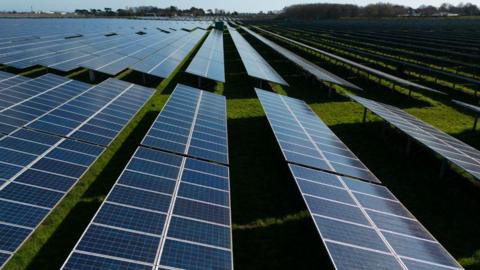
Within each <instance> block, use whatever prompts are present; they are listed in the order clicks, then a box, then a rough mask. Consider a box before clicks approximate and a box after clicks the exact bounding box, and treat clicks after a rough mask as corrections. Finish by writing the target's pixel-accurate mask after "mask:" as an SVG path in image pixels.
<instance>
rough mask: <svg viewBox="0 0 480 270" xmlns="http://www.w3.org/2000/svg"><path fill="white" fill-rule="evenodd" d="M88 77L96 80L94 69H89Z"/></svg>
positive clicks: (92, 80)
mask: <svg viewBox="0 0 480 270" xmlns="http://www.w3.org/2000/svg"><path fill="white" fill-rule="evenodd" d="M88 78H89V79H90V81H91V82H94V81H95V72H93V70H91V69H90V70H88Z"/></svg>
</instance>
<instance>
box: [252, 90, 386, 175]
mask: <svg viewBox="0 0 480 270" xmlns="http://www.w3.org/2000/svg"><path fill="white" fill-rule="evenodd" d="M255 92H256V93H257V96H258V97H259V99H260V102H261V104H262V107H263V109H264V111H265V113H266V115H267V119H268V122H269V124H270V126H271V127H272V130H273V133H274V134H275V138H276V140H277V142H278V144H279V146H280V148H281V150H282V154H283V156H284V158H285V160H287V161H288V162H290V163H296V164H299V165H303V166H307V167H312V168H316V169H320V170H325V171H330V172H333V173H336V174H340V175H345V176H350V177H354V178H359V179H363V180H366V181H371V182H375V183H380V180H378V178H377V177H376V176H375V175H374V174H373V173H372V172H370V170H369V169H368V168H367V167H366V166H365V165H364V164H363V163H362V162H361V161H360V159H359V158H358V157H356V156H355V154H354V153H353V152H351V151H350V149H348V147H347V146H346V145H345V144H344V143H343V142H342V141H341V140H340V139H339V138H338V137H337V136H336V135H335V134H334V133H333V132H332V131H331V130H330V129H329V128H328V126H327V125H326V124H325V123H323V122H322V121H321V120H320V118H319V117H318V116H317V115H316V114H315V112H313V111H312V109H311V108H310V107H309V106H308V105H307V104H306V103H305V102H303V101H301V100H298V99H293V98H290V97H286V96H281V95H278V94H275V93H271V92H267V91H265V90H261V89H258V88H256V89H255ZM287 117H288V118H290V119H288V118H287ZM279 118H281V120H280V119H279ZM307 151H308V153H307ZM334 151H336V152H334Z"/></svg>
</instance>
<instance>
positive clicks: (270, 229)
mask: <svg viewBox="0 0 480 270" xmlns="http://www.w3.org/2000/svg"><path fill="white" fill-rule="evenodd" d="M453 22H454V23H452V24H451V29H448V31H447V30H443V29H444V24H443V23H441V22H440V23H438V25H437V24H436V23H435V21H428V22H425V23H424V24H422V25H421V26H420V27H416V28H415V29H413V26H412V25H411V24H407V23H404V22H392V23H391V24H389V28H388V29H389V30H390V31H385V32H388V33H383V31H382V30H381V29H383V28H382V26H383V24H384V22H382V21H374V22H371V21H369V22H363V23H357V22H354V24H355V25H359V26H358V28H357V29H352V28H351V27H352V22H346V23H335V22H328V23H325V24H318V25H317V24H311V25H310V24H308V25H307V24H301V23H299V24H294V23H279V22H245V23H243V24H244V25H247V26H259V27H261V28H262V29H265V30H269V31H272V32H275V33H278V34H281V35H285V36H286V37H289V38H292V39H295V40H297V41H301V42H304V43H306V44H308V45H311V46H313V47H316V48H318V49H321V50H325V51H328V52H331V53H335V54H338V55H340V56H343V57H346V58H349V59H352V60H355V61H359V62H362V63H364V64H368V65H369V66H370V67H374V68H376V69H379V70H382V71H385V72H388V73H391V74H394V75H397V76H399V77H402V78H405V79H409V80H414V81H415V82H417V83H420V84H423V85H425V86H429V87H432V88H434V89H437V90H439V91H442V92H445V93H447V94H448V95H439V94H436V93H430V92H427V91H414V93H413V95H412V97H409V96H408V95H407V90H406V89H404V88H401V87H394V89H392V86H391V84H389V83H387V82H385V81H381V80H379V78H378V77H375V76H369V75H368V74H366V73H364V72H363V73H362V72H359V71H358V70H357V71H356V72H355V70H354V69H352V68H351V67H348V65H344V64H342V63H340V62H338V61H334V60H332V59H331V58H328V57H325V56H322V55H321V54H320V53H318V52H312V51H307V50H303V49H302V48H299V47H298V46H294V45H292V44H291V43H287V42H286V41H284V40H281V39H278V38H275V37H273V36H271V35H268V34H266V33H262V32H258V33H260V34H262V35H264V36H265V37H267V38H269V39H270V40H273V41H275V42H277V43H278V44H280V45H282V46H284V47H285V48H288V49H290V50H292V51H293V52H295V53H297V54H299V55H301V56H303V57H304V58H306V59H308V60H310V61H312V62H314V63H316V64H318V65H319V66H321V67H324V68H325V69H327V70H329V71H330V72H332V73H334V74H336V75H338V76H340V77H342V78H344V79H347V80H348V81H350V82H352V83H354V84H356V85H358V86H360V87H362V88H363V89H365V91H355V92H353V93H355V94H357V95H360V96H363V97H367V98H370V99H373V100H375V101H380V102H383V103H387V104H391V105H394V106H397V107H400V108H402V109H404V110H405V111H407V112H409V113H411V114H412V115H414V116H416V117H418V118H420V119H421V120H423V121H425V122H427V123H429V124H431V125H433V126H435V127H437V128H439V129H441V130H443V131H445V132H447V133H448V134H450V135H452V136H454V137H456V138H458V139H460V140H462V141H464V142H465V143H467V144H469V145H471V146H473V147H475V148H477V149H479V148H480V138H479V137H478V131H472V125H473V119H474V118H473V116H474V114H473V113H471V112H470V111H468V110H466V109H462V108H460V107H458V106H456V105H455V104H454V103H452V101H451V100H452V99H459V100H462V101H466V102H469V103H476V101H477V99H476V98H477V96H476V95H477V93H476V91H477V90H480V88H479V87H480V81H477V80H480V73H479V70H480V68H479V66H478V63H479V61H478V60H479V58H480V48H479V47H478V41H480V31H478V29H479V28H478V27H476V26H478V25H480V22H478V21H474V22H471V23H472V24H470V22H469V24H468V25H471V27H470V28H465V27H464V26H465V24H464V23H465V22H455V21H453ZM416 25H417V24H416ZM251 29H252V30H254V28H251ZM366 29H369V30H368V31H367V30H366ZM406 29H410V32H409V31H407V30H406ZM429 29H434V30H433V33H428V36H429V38H428V39H425V38H424V37H423V35H426V33H427V31H429ZM239 31H240V32H241V33H242V35H243V36H244V37H245V38H246V39H247V40H248V42H249V43H250V44H251V45H252V46H253V47H254V48H255V49H256V50H257V51H258V52H259V53H260V54H261V55H262V56H263V57H264V58H265V59H267V61H268V63H269V64H270V65H271V66H272V67H273V68H274V69H275V70H276V71H277V72H278V73H279V74H280V75H281V76H282V77H283V78H284V79H285V80H286V81H287V82H288V83H289V84H290V86H289V87H285V86H280V85H277V84H272V83H270V84H268V85H267V84H264V85H263V88H265V89H267V90H271V91H274V92H277V93H279V94H282V95H287V96H290V97H294V98H298V99H301V100H305V101H306V102H307V103H308V104H309V105H310V107H311V108H312V109H313V110H314V111H315V113H317V114H318V116H319V117H320V118H321V119H322V120H323V121H324V122H325V123H326V124H327V125H328V126H329V127H330V128H331V129H332V130H333V132H334V133H335V134H336V135H337V136H338V137H339V138H340V139H341V140H342V141H343V142H344V143H345V144H346V145H347V146H348V147H349V148H350V149H351V150H352V152H354V153H355V154H356V155H357V156H358V157H359V158H360V159H361V160H362V161H363V162H364V163H365V164H366V165H367V167H368V168H369V169H370V170H371V171H372V172H373V173H374V174H375V175H376V176H377V177H378V178H379V179H380V180H381V181H382V182H383V183H384V184H385V185H386V186H387V187H388V188H389V189H390V190H391V191H392V192H393V193H394V194H395V196H397V197H398V198H399V199H400V201H401V202H402V203H403V204H404V205H405V206H406V207H407V208H408V209H409V210H410V211H411V212H412V213H413V214H414V215H415V216H416V217H417V218H418V220H419V221H420V222H421V223H422V224H423V225H424V226H425V227H426V228H427V229H428V230H429V231H430V232H431V233H432V234H433V235H434V236H435V237H436V238H437V239H438V240H439V242H440V243H442V244H443V245H444V247H445V248H446V249H447V250H448V251H449V252H450V253H451V254H452V255H453V256H454V257H455V258H456V259H457V260H458V261H459V262H460V263H461V264H462V266H463V267H465V268H466V269H480V231H479V230H478V223H479V222H480V215H479V214H478V213H480V190H479V189H478V187H477V186H475V184H473V183H472V182H474V180H472V181H469V180H471V179H469V176H468V175H465V174H464V173H463V172H462V171H460V170H459V169H458V168H455V167H453V166H450V167H449V168H448V169H447V171H446V173H445V175H444V176H443V177H440V171H441V166H442V160H441V158H440V157H439V156H436V155H434V154H433V153H432V152H430V151H428V150H426V149H425V148H424V147H422V146H420V145H417V144H413V145H412V148H411V149H410V151H409V152H408V153H406V151H405V150H406V147H407V146H406V145H407V137H406V136H405V135H403V134H402V133H400V132H398V131H396V130H395V129H393V128H390V127H389V126H388V125H387V124H385V122H383V121H382V120H381V119H380V118H378V117H376V116H373V115H371V114H369V115H368V117H367V119H368V121H367V122H366V123H365V124H362V114H363V107H361V106H360V105H358V104H357V103H355V102H353V101H351V100H350V99H348V98H347V97H346V96H345V95H344V93H347V92H350V93H352V91H351V90H347V89H344V88H342V87H336V91H335V92H334V93H333V95H331V96H330V95H329V92H328V88H327V86H326V85H325V84H323V83H321V82H318V81H316V80H312V79H310V78H307V77H306V76H304V75H303V74H302V73H301V72H299V70H298V68H297V67H296V66H295V65H294V64H293V63H291V62H290V61H288V60H287V59H285V58H283V57H282V56H281V55H279V54H278V53H276V52H275V51H273V50H271V49H270V48H269V47H267V46H265V45H264V44H263V43H261V42H259V41H258V40H257V39H255V38H254V37H252V36H250V35H248V34H247V33H245V32H244V31H241V30H239ZM367 32H371V33H367ZM380 32H381V34H379V33H380ZM447 33H449V34H451V35H450V36H451V39H449V40H448V41H446V42H445V43H441V42H438V40H441V39H443V38H445V36H446V34H447ZM452 33H453V34H452ZM395 35H397V36H398V35H402V37H408V38H409V40H412V43H415V44H404V43H403V42H401V41H398V40H397V38H395V37H394V36H395ZM413 41H415V42H413ZM432 42H433V44H432ZM457 43H458V44H457ZM200 44H201V42H200V43H199V44H197V47H196V49H195V50H198V48H199V47H200ZM453 44H456V45H453ZM433 45H435V46H434V47H435V49H431V47H433ZM412 46H418V47H415V49H412V48H413V47H412ZM420 47H421V48H420ZM224 48H225V49H224V50H225V75H226V83H213V82H207V83H205V84H203V85H202V88H203V89H205V90H208V91H211V92H214V93H217V94H222V95H224V96H225V97H226V98H227V115H228V140H229V157H230V183H231V203H232V205H231V210H232V222H233V226H232V227H233V252H234V265H235V268H236V269H331V268H332V265H331V262H330V260H329V258H328V255H327V253H326V251H325V249H324V248H323V246H322V244H321V239H320V236H319V235H318V233H317V230H316V228H315V225H314V223H313V222H312V220H311V217H310V215H309V213H308V211H307V209H306V207H305V204H304V202H303V200H302V198H301V196H300V194H299V192H298V188H297V187H296V185H295V181H294V179H293V178H292V177H291V175H290V172H289V170H288V167H287V165H286V163H285V161H284V158H283V156H282V153H281V151H280V148H279V147H278V144H277V142H276V140H275V137H274V136H273V133H272V130H271V128H270V126H269V124H268V122H267V119H266V117H265V114H264V112H263V109H262V107H261V105H260V102H259V101H258V99H257V97H256V95H255V92H254V86H255V85H256V84H255V81H254V80H253V79H251V78H250V77H249V76H248V75H247V73H246V71H245V68H244V67H243V64H242V62H241V60H240V56H239V54H238V52H237V50H236V49H235V46H234V44H233V42H232V39H231V38H230V35H229V33H228V31H225V32H224ZM429 48H430V49H429ZM195 50H194V51H192V52H191V53H190V54H189V55H188V56H187V58H186V59H185V60H184V61H183V62H182V64H181V65H180V66H179V67H177V69H176V71H175V73H174V74H173V75H172V76H171V77H169V78H167V79H165V80H163V81H152V82H149V84H148V86H150V87H154V88H156V89H157V91H156V93H155V95H154V96H153V97H152V99H151V100H150V101H149V102H147V104H146V105H145V106H144V107H143V109H142V110H141V111H140V112H139V113H138V114H137V115H136V117H135V118H134V120H133V121H131V122H130V123H129V125H128V126H127V128H126V129H125V130H124V131H123V132H122V133H121V134H120V135H119V136H118V137H117V138H116V139H115V141H114V143H113V144H112V145H111V146H110V147H108V149H107V151H106V152H105V153H104V154H103V155H102V156H101V157H100V159H99V160H98V161H97V162H96V163H95V164H94V166H93V167H92V168H91V169H90V170H89V171H88V173H87V174H86V175H85V176H84V177H83V178H82V179H81V180H80V182H79V183H78V184H77V185H76V186H75V187H74V189H73V190H72V191H71V192H70V193H69V194H68V196H67V197H66V198H65V199H64V200H63V201H62V202H61V204H60V205H59V206H58V207H57V208H56V209H55V210H54V212H53V213H52V214H50V216H49V217H48V218H47V219H46V220H45V221H44V222H43V223H42V225H41V226H40V228H39V229H38V230H37V231H36V232H35V233H34V235H33V236H32V237H31V238H30V239H29V240H28V241H27V242H26V243H25V244H24V245H23V246H22V248H21V249H20V251H19V252H18V254H17V255H15V256H14V257H13V259H12V260H11V261H10V262H9V263H8V264H7V265H6V267H5V269H8V270H13V269H15V270H17V269H18V270H19V269H31V270H34V269H35V270H38V269H58V268H59V267H60V266H61V265H62V264H63V262H64V261H65V259H66V258H67V256H68V254H69V253H70V251H71V249H72V248H73V246H74V245H75V243H76V242H77V241H78V239H79V237H80V235H81V234H82V232H83V231H84V230H85V228H86V226H87V225H88V223H89V221H90V220H91V218H92V217H93V215H94V214H95V212H96V210H97V209H98V207H99V206H100V204H101V202H102V201H103V200H104V199H105V196H106V194H107V193H108V191H109V190H110V188H111V186H112V185H113V183H114V182H115V180H116V179H117V177H118V176H119V174H120V173H121V171H122V170H123V168H124V167H125V165H126V163H127V162H128V160H129V159H130V157H131V156H132V154H133V152H134V151H135V149H136V146H137V145H138V144H139V143H140V141H141V139H142V138H143V137H144V136H145V134H146V133H147V131H148V128H149V127H150V125H151V124H152V123H153V121H154V119H155V118H156V116H157V114H158V113H159V111H160V110H161V109H162V107H163V104H164V103H165V101H166V100H167V98H168V96H169V94H170V93H171V91H172V90H173V88H174V87H175V85H176V84H177V83H182V84H187V85H191V86H193V87H196V86H197V80H196V79H195V78H194V77H192V76H190V75H187V74H185V73H184V71H185V69H186V67H187V66H188V64H189V63H190V61H191V59H192V58H193V55H194V54H195ZM447 50H451V51H449V52H451V55H447V56H446V55H445V54H446V51H447ZM465 55H468V56H465ZM3 70H6V71H8V72H15V73H21V74H24V75H26V76H31V77H36V76H39V75H41V74H44V73H46V72H48V70H47V69H45V68H38V67H37V68H35V69H30V70H15V69H12V68H9V67H3ZM67 76H69V77H71V78H74V79H78V80H82V81H86V82H89V79H88V72H87V70H85V69H82V70H76V71H75V72H72V73H69V74H67ZM117 78H119V79H122V80H126V81H129V82H133V83H138V84H142V79H141V78H140V76H138V74H136V73H134V72H131V71H129V70H127V71H125V72H123V73H121V74H120V75H118V76H117ZM99 80H101V79H99Z"/></svg>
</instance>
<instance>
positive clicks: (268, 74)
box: [227, 24, 288, 85]
mask: <svg viewBox="0 0 480 270" xmlns="http://www.w3.org/2000/svg"><path fill="white" fill-rule="evenodd" d="M227 28H228V32H229V33H230V36H231V37H232V40H233V43H234V44H235V47H236V48H237V51H238V53H239V54H240V58H241V59H242V62H243V65H244V66H245V69H246V70H247V73H248V75H249V76H251V77H254V78H257V79H260V80H265V81H269V82H274V83H278V84H282V85H288V83H287V82H286V81H285V80H284V79H283V78H282V77H281V76H280V75H279V74H278V73H277V72H276V71H275V70H274V69H273V68H272V67H271V66H270V65H269V64H268V63H267V61H265V59H263V57H262V56H261V55H260V54H259V53H258V52H257V51H256V50H255V49H254V48H253V47H252V46H251V45H250V44H249V43H248V42H247V41H246V40H245V39H244V38H243V37H242V35H241V34H240V33H238V31H237V30H235V29H234V28H233V27H231V26H229V25H228V24H227Z"/></svg>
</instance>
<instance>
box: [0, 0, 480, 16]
mask: <svg viewBox="0 0 480 270" xmlns="http://www.w3.org/2000/svg"><path fill="white" fill-rule="evenodd" d="M380 2H381V1H371V0H351V1H336V0H330V1H302V0H284V1H273V0H266V1H262V2H261V3H258V1H255V0H243V1H229V2H224V3H222V4H220V5H218V4H217V3H215V1H213V0H203V1H202V0H184V1H175V2H174V3H173V4H172V2H169V1H163V0H161V1H153V0H136V1H132V0H120V1H119V0H102V1H98V0H97V1H94V0H82V1H80V0H72V1H68V2H66V1H58V0H42V2H41V3H39V2H38V1H34V0H23V1H18V0H16V1H14V0H3V1H2V4H1V5H0V11H18V12H29V11H34V12H38V11H59V12H71V11H74V10H75V9H102V10H103V9H104V8H112V9H113V10H117V9H124V8H127V7H138V6H156V7H160V8H165V7H169V6H176V7H178V8H180V9H188V8H191V7H196V8H202V9H204V10H207V9H212V10H213V9H222V10H225V11H230V12H233V11H237V12H242V13H247V12H248V13H249V12H260V11H263V12H268V11H278V10H282V9H283V8H284V7H286V6H290V5H294V4H310V3H330V4H354V5H358V6H366V5H368V4H375V3H380ZM445 2H447V3H449V4H452V5H455V6H456V5H458V4H460V3H468V2H470V3H472V4H476V5H480V3H478V2H479V1H467V2H465V1H461V0H454V1H444V0H425V1H423V2H422V3H421V4H418V2H417V1H414V0H394V1H387V2H386V3H390V4H394V5H403V6H408V7H412V8H418V7H419V6H421V5H433V6H436V7H439V6H440V5H441V4H443V3H445ZM382 3H383V2H382Z"/></svg>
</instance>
